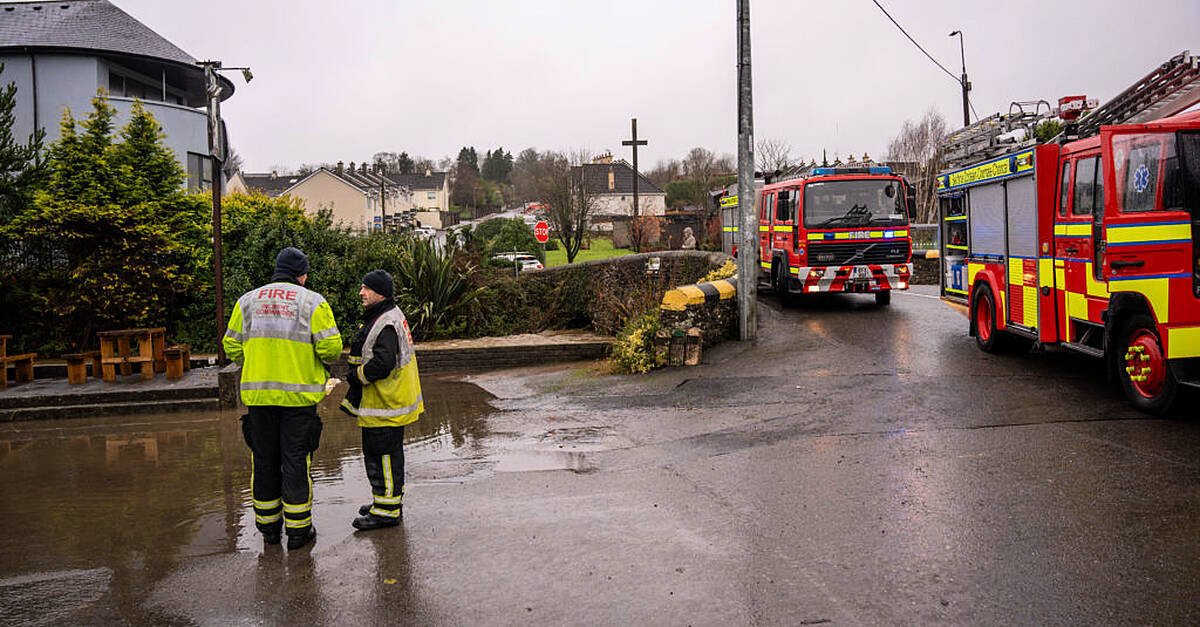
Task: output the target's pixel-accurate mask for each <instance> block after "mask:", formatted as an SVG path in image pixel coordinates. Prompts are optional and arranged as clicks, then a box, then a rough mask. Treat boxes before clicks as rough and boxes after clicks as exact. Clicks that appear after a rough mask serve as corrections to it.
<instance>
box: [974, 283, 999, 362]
mask: <svg viewBox="0 0 1200 627" xmlns="http://www.w3.org/2000/svg"><path fill="white" fill-rule="evenodd" d="M974 303H975V308H974V309H973V310H972V311H971V320H972V321H973V322H974V323H975V343H976V344H978V345H979V349H980V350H982V351H983V352H985V353H999V352H1002V350H1003V348H1004V341H1003V340H1004V338H1002V337H1001V332H1000V331H999V330H998V329H996V301H995V299H994V298H993V297H992V290H991V289H990V288H988V287H986V286H984V287H980V288H979V289H977V290H975V299H974Z"/></svg>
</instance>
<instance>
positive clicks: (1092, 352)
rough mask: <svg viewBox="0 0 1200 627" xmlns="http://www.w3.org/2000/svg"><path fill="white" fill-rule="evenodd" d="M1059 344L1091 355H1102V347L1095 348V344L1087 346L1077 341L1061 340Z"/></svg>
mask: <svg viewBox="0 0 1200 627" xmlns="http://www.w3.org/2000/svg"><path fill="white" fill-rule="evenodd" d="M1060 346H1062V347H1063V348H1067V349H1070V350H1073V351H1075V352H1077V353H1083V354H1084V355H1089V356H1091V357H1104V349H1100V348H1096V347H1095V346H1088V345H1087V344H1080V343H1079V342H1063V343H1061V344H1060Z"/></svg>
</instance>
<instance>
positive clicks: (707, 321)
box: [659, 279, 738, 348]
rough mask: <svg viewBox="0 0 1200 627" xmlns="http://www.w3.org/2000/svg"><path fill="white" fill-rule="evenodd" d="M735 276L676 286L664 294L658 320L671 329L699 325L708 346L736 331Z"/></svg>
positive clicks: (702, 338)
mask: <svg viewBox="0 0 1200 627" xmlns="http://www.w3.org/2000/svg"><path fill="white" fill-rule="evenodd" d="M736 296H737V285H736V283H735V279H724V280H720V281H713V282H711V283H698V284H692V285H684V286H680V287H677V288H675V289H673V290H671V291H669V292H667V293H666V294H665V295H664V296H663V304H662V307H661V310H660V312H659V321H660V322H661V323H662V327H663V328H664V329H667V330H668V331H672V332H674V331H680V330H683V331H686V330H687V329H690V328H692V327H696V328H699V329H700V337H701V341H702V343H703V345H704V347H705V348H708V347H710V346H713V345H715V344H718V343H720V342H721V341H723V340H725V339H728V338H732V337H735V336H736V335H737V325H738V312H737V298H736Z"/></svg>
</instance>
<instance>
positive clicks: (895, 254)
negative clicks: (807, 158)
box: [758, 166, 915, 305]
mask: <svg viewBox="0 0 1200 627" xmlns="http://www.w3.org/2000/svg"><path fill="white" fill-rule="evenodd" d="M914 210H915V205H914V194H913V190H912V187H911V186H910V185H909V184H908V182H907V181H905V180H904V178H903V177H900V176H897V175H895V174H893V173H892V171H891V169H890V168H887V167H880V166H857V167H854V166H851V167H836V168H814V169H813V171H812V173H811V175H808V176H804V177H802V178H793V179H787V180H782V181H777V182H768V183H767V184H766V185H764V186H763V188H762V190H761V191H760V192H759V200H758V224H759V226H758V231H759V233H758V235H759V251H760V254H761V259H760V260H759V261H760V263H761V266H762V267H761V275H762V276H763V277H764V278H769V279H770V281H771V286H772V287H773V288H774V289H775V291H776V293H778V294H779V295H780V300H782V301H783V303H784V304H785V305H786V304H791V302H792V301H793V300H794V298H795V296H796V295H797V294H810V293H818V292H858V293H869V294H874V295H875V301H876V302H877V303H879V304H880V305H887V304H888V303H889V302H890V301H891V296H892V292H891V291H892V290H903V289H908V282H909V277H911V276H912V263H911V261H912V237H911V236H910V235H909V229H908V226H909V220H910V219H911V218H912V217H913V212H914Z"/></svg>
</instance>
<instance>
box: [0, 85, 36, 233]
mask: <svg viewBox="0 0 1200 627" xmlns="http://www.w3.org/2000/svg"><path fill="white" fill-rule="evenodd" d="M3 73H4V64H3V63H0V74H3ZM16 107H17V84H16V83H8V84H7V85H5V86H4V87H3V88H0V224H3V223H5V222H7V221H9V220H11V219H12V218H13V216H15V215H17V214H18V213H20V212H21V211H23V210H24V209H25V208H26V207H28V206H29V204H30V203H31V202H32V200H33V191H34V190H35V189H37V188H38V187H39V186H40V185H41V184H42V181H43V180H44V175H45V168H43V167H42V165H41V163H40V162H39V160H38V155H39V154H40V153H41V151H42V139H43V138H44V137H45V136H46V131H45V130H44V129H40V128H39V129H35V130H34V132H33V133H32V134H31V135H30V136H29V139H28V140H27V141H26V142H25V143H23V144H19V143H17V141H16V139H15V138H14V137H13V125H14V124H15V123H16V120H17V116H16Z"/></svg>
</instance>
